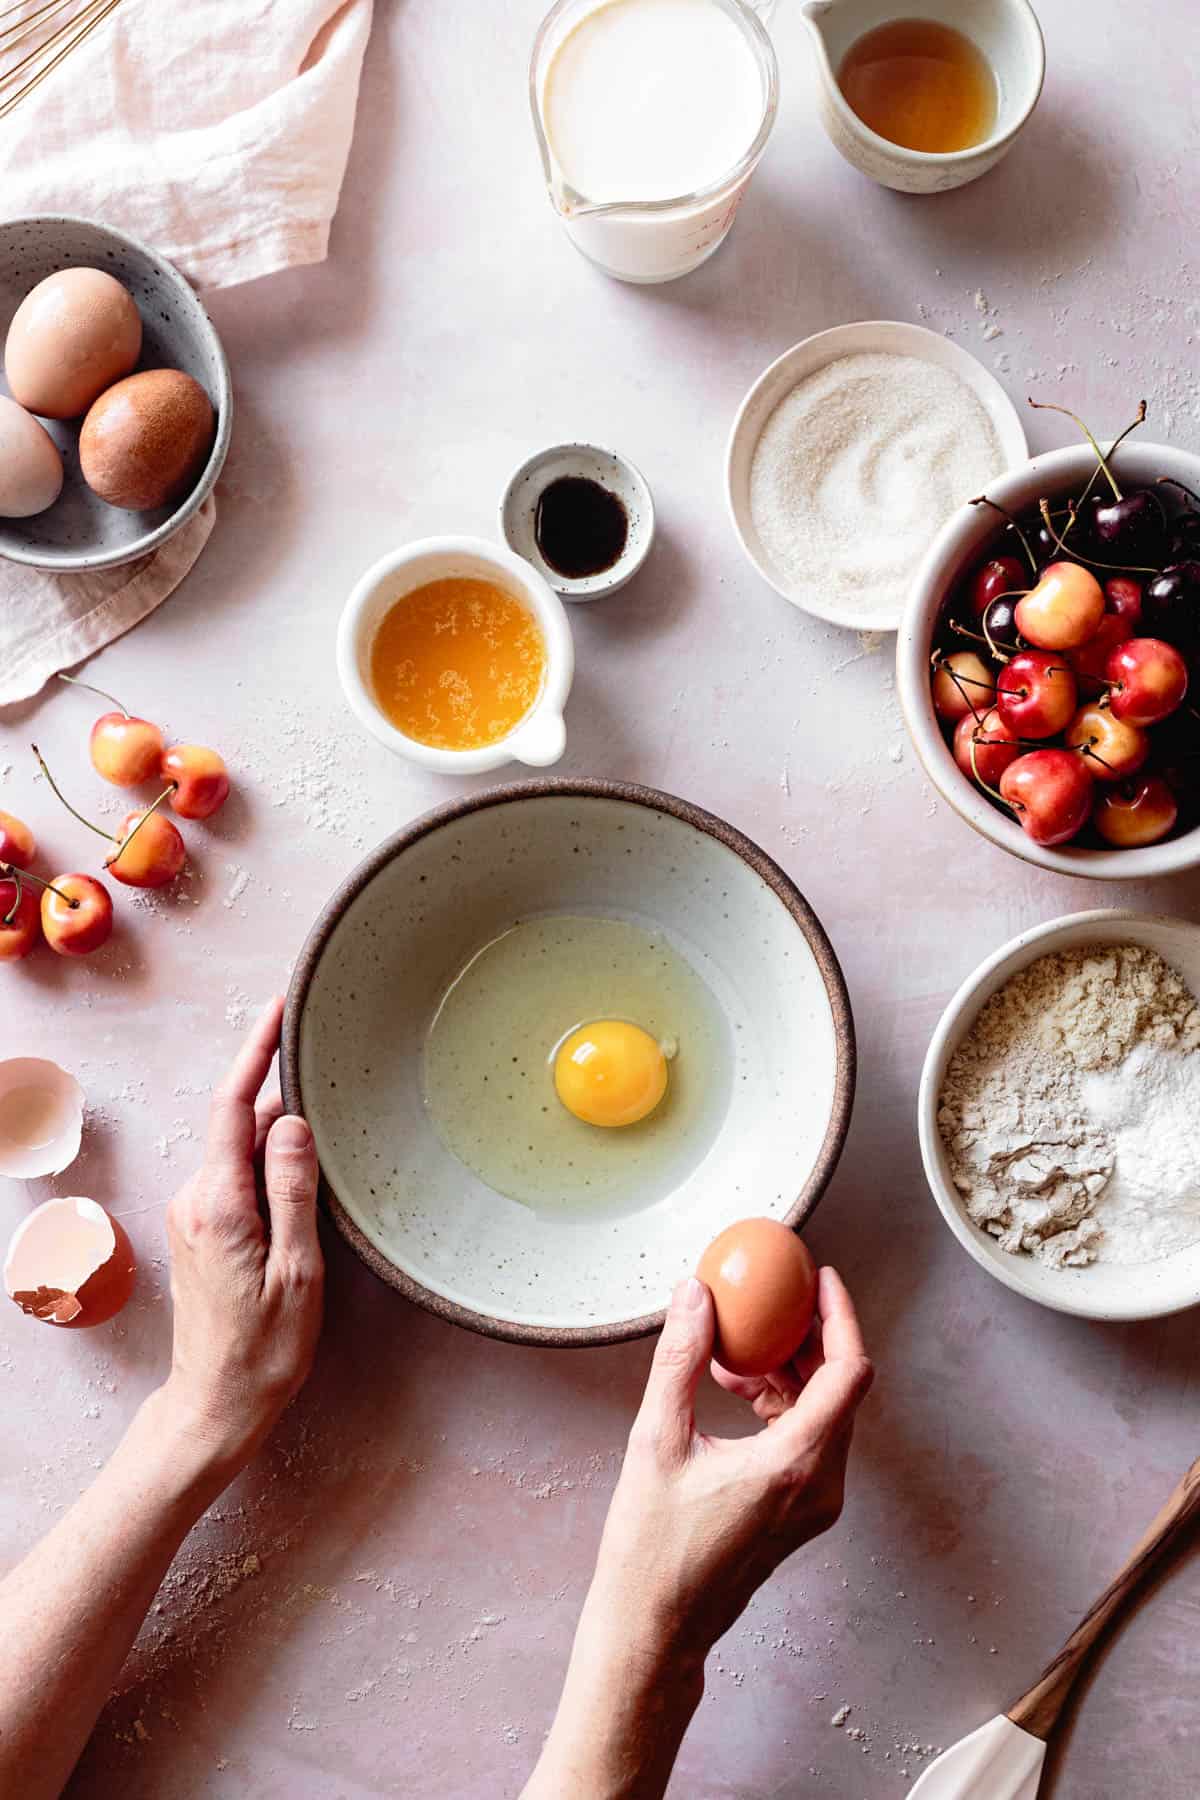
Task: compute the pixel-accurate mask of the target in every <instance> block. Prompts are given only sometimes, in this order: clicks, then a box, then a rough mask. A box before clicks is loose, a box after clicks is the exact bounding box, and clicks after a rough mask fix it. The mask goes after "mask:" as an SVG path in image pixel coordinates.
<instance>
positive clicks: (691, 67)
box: [529, 0, 779, 282]
mask: <svg viewBox="0 0 1200 1800" xmlns="http://www.w3.org/2000/svg"><path fill="white" fill-rule="evenodd" d="M773 5H774V0H557V4H556V5H555V6H554V7H553V8H552V9H551V11H550V12H549V13H548V14H547V15H546V18H545V19H544V20H543V21H542V25H541V28H540V30H539V31H538V34H537V38H536V40H535V42H534V46H533V58H532V62H531V65H530V73H529V93H530V103H531V105H532V108H533V120H534V129H535V130H536V132H537V140H538V148H539V150H540V151H541V157H542V167H543V169H544V171H545V175H546V185H547V187H548V189H549V191H550V198H551V200H552V201H553V203H554V206H555V209H556V210H557V212H558V214H559V216H560V217H561V219H562V221H563V225H564V226H565V228H566V231H567V235H568V236H569V237H570V239H571V242H572V243H573V244H574V245H575V248H576V249H577V250H579V251H581V252H582V254H583V255H584V256H586V257H588V258H590V260H591V261H592V262H594V263H595V264H596V265H597V266H598V267H599V268H601V269H603V270H604V271H605V273H606V274H609V275H615V276H617V277H618V279H620V280H622V281H635V282H656V281H673V280H674V279H675V278H676V277H677V276H679V275H686V274H687V273H688V272H689V271H690V270H692V269H695V268H697V267H698V266H699V265H700V264H701V263H702V262H704V261H705V260H706V259H707V258H708V257H709V256H711V255H712V253H713V251H714V250H716V249H717V248H718V246H719V245H720V244H721V242H722V241H723V239H724V238H725V236H726V234H727V232H728V231H729V227H730V226H731V225H732V223H733V218H734V214H735V213H736V211H737V208H738V204H739V202H740V200H741V198H742V195H743V193H744V192H745V189H746V184H747V183H748V181H749V179H750V177H751V175H752V174H753V173H754V170H755V168H756V167H757V164H758V160H759V158H760V157H761V155H762V153H763V150H764V149H765V148H766V143H767V139H768V137H769V136H770V133H771V127H772V125H773V124H774V123H775V113H776V109H777V106H778V99H779V70H778V65H777V63H776V59H775V51H774V48H773V46H772V44H771V40H770V38H769V37H768V35H767V32H766V29H765V27H764V24H763V19H764V18H765V17H767V16H768V15H769V13H770V11H771V9H772V7H773Z"/></svg>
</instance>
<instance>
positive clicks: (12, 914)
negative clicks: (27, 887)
mask: <svg viewBox="0 0 1200 1800" xmlns="http://www.w3.org/2000/svg"><path fill="white" fill-rule="evenodd" d="M10 868H12V864H11V863H5V864H4V869H5V872H6V873H7V872H8V870H9V869H10ZM12 878H13V883H14V885H15V887H16V890H17V891H16V893H15V894H14V895H13V903H12V905H11V906H10V907H9V909H8V911H7V912H6V913H5V915H4V923H5V925H11V924H12V922H13V920H14V919H15V918H16V916H17V912H18V909H19V908H20V905H21V871H20V869H13V870H12Z"/></svg>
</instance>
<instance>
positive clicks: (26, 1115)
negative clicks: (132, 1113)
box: [0, 1056, 83, 1181]
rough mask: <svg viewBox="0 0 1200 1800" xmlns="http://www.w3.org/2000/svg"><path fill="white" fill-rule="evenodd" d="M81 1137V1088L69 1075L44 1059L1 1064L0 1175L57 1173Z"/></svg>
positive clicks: (23, 1177)
mask: <svg viewBox="0 0 1200 1800" xmlns="http://www.w3.org/2000/svg"><path fill="white" fill-rule="evenodd" d="M82 1136H83V1089H82V1088H81V1087H80V1085H79V1083H78V1082H77V1081H76V1079H75V1077H74V1076H73V1075H69V1074H68V1073H67V1071H66V1070H65V1069H60V1068H59V1066H58V1064H57V1063H56V1062H50V1061H49V1060H48V1059H47V1058H46V1057H42V1056H10V1057H9V1058H8V1059H7V1061H4V1062H0V1175H9V1176H12V1177H13V1178H14V1179H16V1180H18V1181H35V1180H36V1179H37V1178H38V1176H40V1175H58V1174H60V1173H61V1172H62V1170H63V1169H66V1168H68V1167H69V1166H70V1164H71V1163H73V1162H74V1161H75V1158H76V1157H77V1156H78V1155H79V1144H80V1140H81V1139H82Z"/></svg>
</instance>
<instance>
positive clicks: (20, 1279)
mask: <svg viewBox="0 0 1200 1800" xmlns="http://www.w3.org/2000/svg"><path fill="white" fill-rule="evenodd" d="M135 1275H136V1264H135V1262H134V1259H133V1246H132V1245H131V1244H130V1242H129V1238H128V1237H127V1235H126V1232H125V1228H124V1226H123V1225H122V1224H121V1223H120V1221H119V1220H118V1219H114V1218H113V1217H112V1216H111V1215H110V1214H109V1213H106V1212H105V1210H104V1208H103V1207H102V1206H99V1205H98V1204H97V1203H96V1201H95V1200H88V1199H86V1198H85V1197H84V1196H83V1195H80V1194H76V1195H70V1196H68V1197H67V1198H66V1199H62V1200H45V1201H43V1203H42V1205H41V1206H36V1207H35V1208H34V1209H33V1211H32V1212H31V1213H30V1214H29V1216H28V1218H26V1219H23V1220H22V1221H21V1223H20V1224H19V1225H18V1226H17V1229H16V1230H15V1231H14V1232H13V1235H12V1238H11V1240H10V1242H9V1246H8V1254H7V1255H6V1257H5V1259H4V1287H5V1291H6V1292H7V1294H8V1297H9V1299H10V1300H12V1301H15V1303H16V1304H17V1305H18V1306H19V1307H20V1308H21V1310H22V1312H27V1313H32V1315H33V1316H34V1318H36V1319H41V1320H43V1321H44V1322H45V1323H46V1324H47V1325H72V1326H79V1327H85V1326H90V1325H103V1324H104V1323H105V1321H106V1320H108V1319H112V1318H115V1316H116V1315H117V1313H119V1312H120V1310H121V1308H122V1307H123V1306H124V1305H125V1302H126V1301H127V1300H128V1299H129V1296H130V1294H131V1293H132V1292H133V1283H134V1277H135Z"/></svg>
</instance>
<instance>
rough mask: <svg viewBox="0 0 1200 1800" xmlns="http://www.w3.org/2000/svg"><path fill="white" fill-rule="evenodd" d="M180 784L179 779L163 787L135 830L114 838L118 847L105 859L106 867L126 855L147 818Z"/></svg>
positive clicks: (109, 867)
mask: <svg viewBox="0 0 1200 1800" xmlns="http://www.w3.org/2000/svg"><path fill="white" fill-rule="evenodd" d="M178 786H179V783H178V782H177V781H173V782H172V783H171V785H170V787H165V788H164V789H163V791H162V793H161V794H160V795H159V796H158V799H157V800H154V801H152V802H151V803H150V805H149V806H148V807H147V808H146V810H145V812H144V813H143V814H142V816H141V818H140V819H139V820H138V822H137V824H136V825H135V826H134V828H133V830H132V831H131V832H130V833H129V834H128V836H127V837H123V838H120V839H117V838H114V839H113V843H114V844H116V845H117V849H116V852H115V854H114V855H112V856H110V857H108V858H107V860H106V861H105V864H104V866H105V868H106V869H111V868H112V866H113V864H114V863H115V862H120V860H121V858H122V857H123V856H124V854H125V852H126V851H127V850H128V848H129V846H130V844H132V842H133V840H134V838H135V837H136V836H137V834H138V832H139V831H140V830H141V829H142V826H143V825H144V824H145V823H146V820H147V819H148V818H149V817H150V815H151V813H154V812H157V811H158V809H159V807H160V806H161V805H162V803H163V801H164V800H169V799H170V797H171V795H172V794H173V793H174V792H175V789H176V788H177V787H178Z"/></svg>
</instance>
